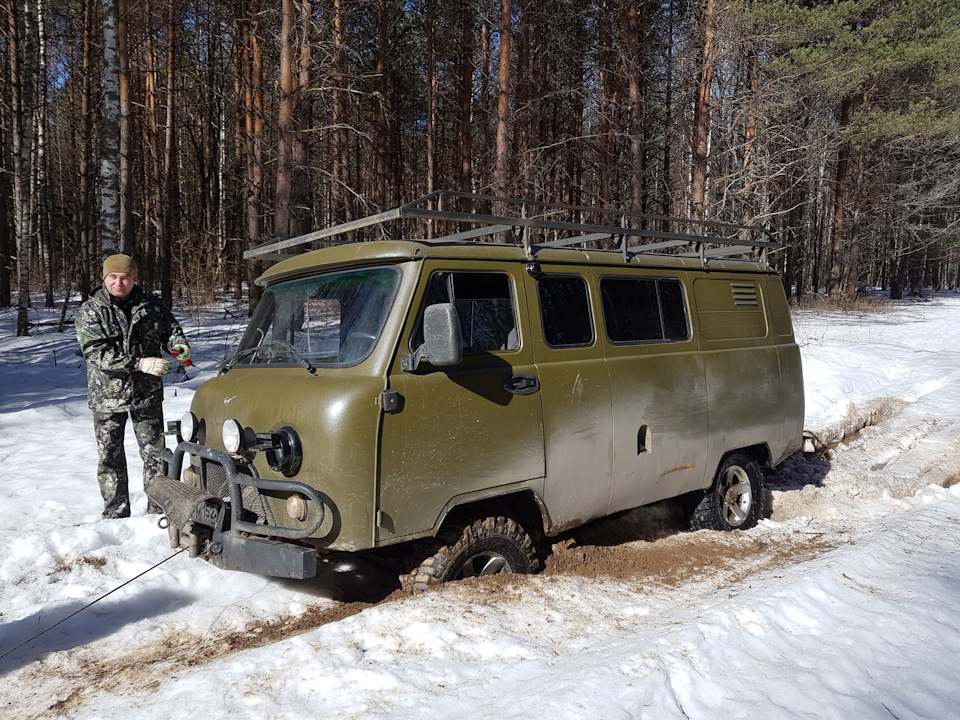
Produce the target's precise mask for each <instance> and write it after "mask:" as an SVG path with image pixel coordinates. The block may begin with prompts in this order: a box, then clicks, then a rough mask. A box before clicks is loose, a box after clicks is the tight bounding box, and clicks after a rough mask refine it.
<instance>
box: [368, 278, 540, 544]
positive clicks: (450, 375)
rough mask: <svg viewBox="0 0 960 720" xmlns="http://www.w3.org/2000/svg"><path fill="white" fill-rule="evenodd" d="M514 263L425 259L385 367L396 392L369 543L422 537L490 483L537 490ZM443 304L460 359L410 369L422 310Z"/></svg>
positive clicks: (530, 385)
mask: <svg viewBox="0 0 960 720" xmlns="http://www.w3.org/2000/svg"><path fill="white" fill-rule="evenodd" d="M521 269H522V268H521V266H518V265H517V264H516V263H491V262H458V263H457V266H456V269H453V268H450V267H447V266H445V265H444V264H443V263H442V262H441V261H439V260H437V261H429V262H427V263H426V264H425V267H424V269H423V272H422V276H421V283H420V287H419V289H418V291H417V294H416V296H415V297H414V299H413V304H412V305H411V307H412V310H411V317H410V318H409V320H408V322H407V324H406V327H405V329H404V331H403V334H402V336H401V339H400V349H399V350H398V353H397V356H396V358H395V359H394V363H393V366H392V369H391V372H390V377H389V386H390V389H391V390H393V391H396V392H397V393H399V395H400V404H399V407H398V409H397V410H396V411H395V412H390V413H385V414H384V416H383V430H382V433H383V435H382V442H381V467H380V474H379V483H380V487H379V512H378V517H377V525H378V531H377V532H378V541H379V542H381V543H382V542H389V541H391V540H394V539H401V538H404V537H410V536H416V535H422V534H424V533H425V532H427V531H429V530H431V529H432V528H433V527H434V525H435V523H436V522H437V520H438V518H440V516H441V514H442V512H443V509H444V508H445V507H447V506H450V505H451V504H458V503H460V502H461V501H463V500H467V499H469V497H470V495H471V494H474V495H482V494H484V491H489V490H490V489H492V488H497V489H502V490H503V491H504V492H509V491H510V490H511V489H516V488H519V487H524V486H525V487H530V488H531V489H533V490H535V491H536V492H537V493H539V492H540V491H541V488H542V480H543V466H544V460H543V431H542V427H541V423H540V417H541V409H540V393H539V378H538V377H537V374H536V370H535V368H534V366H533V352H532V350H531V347H530V343H529V342H525V341H524V340H523V338H524V337H526V336H528V334H529V328H527V327H526V323H527V313H526V299H525V294H524V288H523V285H522V283H519V282H517V281H516V277H515V275H516V274H517V273H518V272H519V271H520V270H521ZM437 303H453V304H454V305H455V307H456V309H457V315H458V317H459V321H460V329H461V334H462V337H463V361H462V362H461V363H460V364H459V365H456V366H453V367H433V366H432V365H431V364H430V362H429V360H425V361H424V362H422V363H421V365H420V366H419V368H418V369H417V370H416V371H414V372H404V371H403V370H402V368H401V362H402V360H403V356H404V355H406V354H407V353H410V352H412V351H413V350H414V349H416V348H417V347H419V345H420V344H421V343H422V342H423V335H422V332H423V331H422V319H423V311H424V309H425V308H426V307H427V306H429V305H433V304H437Z"/></svg>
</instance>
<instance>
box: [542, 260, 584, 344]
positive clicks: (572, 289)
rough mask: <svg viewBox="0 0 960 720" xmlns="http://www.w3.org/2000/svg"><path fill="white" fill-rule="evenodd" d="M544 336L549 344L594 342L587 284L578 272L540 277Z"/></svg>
mask: <svg viewBox="0 0 960 720" xmlns="http://www.w3.org/2000/svg"><path fill="white" fill-rule="evenodd" d="M537 298H538V299H539V302H540V322H541V323H542V324H543V339H544V341H545V342H546V343H547V345H549V346H550V347H584V346H587V345H591V344H592V343H593V323H592V321H591V319H590V300H589V297H588V292H587V283H586V282H585V281H584V279H583V278H582V277H580V276H579V275H543V276H541V277H539V278H537Z"/></svg>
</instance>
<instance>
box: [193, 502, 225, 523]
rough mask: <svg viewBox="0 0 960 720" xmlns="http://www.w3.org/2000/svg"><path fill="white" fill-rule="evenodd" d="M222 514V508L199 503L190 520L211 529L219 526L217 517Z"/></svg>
mask: <svg viewBox="0 0 960 720" xmlns="http://www.w3.org/2000/svg"><path fill="white" fill-rule="evenodd" d="M219 514H220V508H219V507H217V506H216V505H212V504H211V503H208V502H199V503H197V504H196V505H194V506H193V510H192V511H191V512H190V519H191V520H193V521H194V522H198V523H200V524H201V525H207V526H209V527H216V526H217V517H218V516H219Z"/></svg>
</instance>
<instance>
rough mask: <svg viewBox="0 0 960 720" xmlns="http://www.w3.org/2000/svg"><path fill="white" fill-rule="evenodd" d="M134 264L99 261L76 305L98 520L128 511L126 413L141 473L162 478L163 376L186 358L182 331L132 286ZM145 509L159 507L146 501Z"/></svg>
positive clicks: (116, 258) (120, 258)
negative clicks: (93, 284)
mask: <svg viewBox="0 0 960 720" xmlns="http://www.w3.org/2000/svg"><path fill="white" fill-rule="evenodd" d="M136 279H137V265H136V263H135V262H134V261H133V259H132V258H130V257H128V256H127V255H111V256H110V257H108V258H107V259H106V260H105V261H104V263H103V287H101V288H99V289H97V291H96V292H94V293H93V294H92V295H91V296H90V298H89V299H88V300H87V301H86V302H85V303H83V305H82V306H81V307H80V313H79V315H78V317H77V322H76V330H77V340H79V342H80V350H81V351H82V352H83V357H84V358H85V359H86V361H87V404H88V405H89V406H90V410H91V411H92V412H93V427H94V433H95V434H96V438H97V451H98V453H99V456H100V461H99V464H98V466H97V480H98V481H99V483H100V494H101V495H102V496H103V501H104V510H103V517H104V518H123V517H129V516H130V494H129V490H128V487H127V485H128V479H127V459H126V455H125V454H124V450H123V436H124V430H125V428H126V424H127V415H129V416H130V419H131V420H132V422H133V432H134V434H135V435H136V437H137V444H138V445H139V446H140V457H141V458H142V459H143V477H144V480H146V479H147V478H150V477H153V476H156V475H161V474H162V473H163V464H162V461H161V459H160V451H161V450H162V449H163V447H164V439H163V408H162V402H163V381H162V379H161V377H162V376H163V375H164V374H166V373H167V372H169V371H170V362H169V361H168V360H165V359H163V358H162V357H161V352H162V351H163V350H166V351H167V352H168V353H170V354H172V355H175V356H177V357H178V358H179V359H180V360H181V361H183V360H186V359H187V358H188V357H189V355H190V346H189V345H188V344H187V340H186V337H184V334H183V330H181V328H180V325H179V323H177V321H176V319H175V318H174V317H173V314H172V313H171V312H170V311H169V310H168V309H167V308H166V307H164V305H163V303H161V302H160V300H159V299H158V298H156V297H155V296H153V295H151V294H149V293H146V292H144V291H143V290H142V289H141V288H140V286H139V285H137V284H136ZM147 509H148V512H158V511H159V508H156V507H155V506H154V505H153V503H152V502H151V501H150V500H149V498H148V508H147Z"/></svg>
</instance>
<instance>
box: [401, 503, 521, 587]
mask: <svg viewBox="0 0 960 720" xmlns="http://www.w3.org/2000/svg"><path fill="white" fill-rule="evenodd" d="M539 569H540V560H539V558H538V557H537V551H536V548H535V547H534V544H533V541H532V540H531V539H530V536H529V535H528V534H527V533H526V531H525V530H524V529H523V528H522V527H521V526H520V525H518V524H517V523H516V522H515V521H513V520H511V519H510V518H505V517H488V518H486V519H484V520H477V521H476V522H474V523H472V524H470V525H467V526H466V527H464V528H463V529H462V531H461V532H460V534H459V535H458V536H455V538H454V539H453V540H452V541H451V543H449V544H446V545H443V546H442V547H440V548H439V549H438V550H437V551H436V552H435V553H434V554H433V555H431V556H430V557H428V558H427V559H426V560H424V561H423V562H421V563H420V566H419V567H417V568H416V569H414V571H413V572H411V573H410V574H409V575H405V576H403V577H402V578H401V582H402V584H403V586H404V587H405V588H406V589H408V590H410V591H411V592H422V591H424V590H426V589H427V588H428V587H430V586H431V585H441V584H443V583H446V582H451V581H453V580H463V579H464V578H468V577H480V576H483V575H499V574H502V573H521V574H528V573H535V572H537V571H538V570H539Z"/></svg>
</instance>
